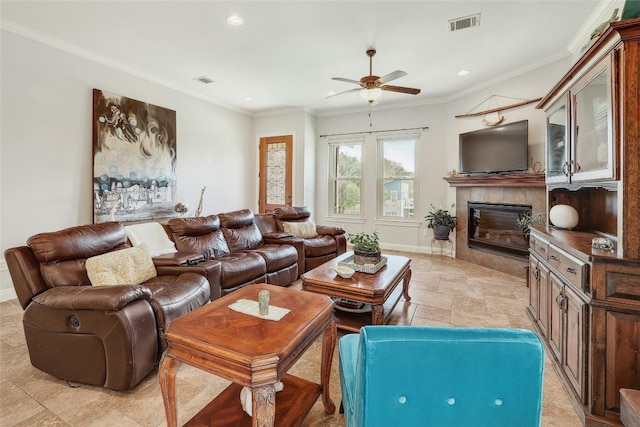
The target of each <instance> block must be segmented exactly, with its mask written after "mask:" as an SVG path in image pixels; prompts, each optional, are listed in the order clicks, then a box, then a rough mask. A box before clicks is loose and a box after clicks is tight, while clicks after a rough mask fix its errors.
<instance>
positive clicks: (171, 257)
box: [153, 252, 204, 268]
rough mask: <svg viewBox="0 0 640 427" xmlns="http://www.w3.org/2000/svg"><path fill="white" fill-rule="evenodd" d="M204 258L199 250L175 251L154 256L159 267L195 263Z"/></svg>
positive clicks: (154, 261) (154, 260)
mask: <svg viewBox="0 0 640 427" xmlns="http://www.w3.org/2000/svg"><path fill="white" fill-rule="evenodd" d="M203 259H204V256H203V255H202V254H200V253H197V252H175V253H172V254H164V255H158V256H154V257H153V264H154V265H155V266H156V268H157V267H161V266H168V265H174V266H175V265H195V264H198V263H199V262H200V261H202V260H203Z"/></svg>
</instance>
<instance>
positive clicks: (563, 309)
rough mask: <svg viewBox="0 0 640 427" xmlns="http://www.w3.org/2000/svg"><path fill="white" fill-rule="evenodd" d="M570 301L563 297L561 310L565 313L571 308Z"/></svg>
mask: <svg viewBox="0 0 640 427" xmlns="http://www.w3.org/2000/svg"><path fill="white" fill-rule="evenodd" d="M568 303H569V299H568V298H567V297H565V296H563V297H562V301H561V302H560V310H562V312H563V313H566V312H567V309H568V308H569V304H568Z"/></svg>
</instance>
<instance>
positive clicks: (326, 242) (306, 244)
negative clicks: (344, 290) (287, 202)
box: [256, 206, 347, 274]
mask: <svg viewBox="0 0 640 427" xmlns="http://www.w3.org/2000/svg"><path fill="white" fill-rule="evenodd" d="M285 223H289V224H285ZM292 223H294V224H301V223H309V224H310V225H311V226H312V228H315V230H314V231H313V232H311V233H310V234H307V235H308V236H310V237H296V236H295V235H294V234H292V233H291V232H288V231H286V230H285V228H290V225H291V224H292ZM256 224H257V225H258V228H259V229H260V232H261V233H262V236H263V238H264V241H265V242H267V243H272V244H288V245H293V247H295V248H296V251H297V252H298V272H299V274H302V273H305V272H307V271H309V270H311V269H313V268H315V267H317V266H319V265H320V264H324V263H325V262H327V261H329V260H331V259H333V258H335V257H337V256H338V255H341V254H343V253H345V251H346V250H347V238H346V236H345V232H344V230H343V229H342V227H334V226H327V225H315V224H314V223H313V221H311V211H309V208H308V207H307V206H300V207H284V208H276V209H274V210H273V212H272V213H270V214H258V215H256ZM314 225H315V227H313V226H314Z"/></svg>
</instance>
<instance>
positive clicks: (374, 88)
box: [327, 49, 420, 104]
mask: <svg viewBox="0 0 640 427" xmlns="http://www.w3.org/2000/svg"><path fill="white" fill-rule="evenodd" d="M366 53H367V56H368V57H369V75H368V76H364V77H363V78H361V79H360V80H352V79H345V78H342V77H333V78H332V80H338V81H340V82H347V83H355V84H357V85H359V86H360V87H358V88H355V89H351V90H346V91H344V92H340V93H336V94H333V95H329V96H327V98H331V97H334V96H338V95H342V94H343V93H349V92H358V91H364V92H361V93H360V94H361V95H362V97H363V98H364V99H365V100H367V101H368V102H369V103H370V104H373V103H374V102H375V101H376V100H377V99H378V98H379V97H380V95H382V91H383V90H388V91H390V92H400V93H407V94H410V95H417V94H419V93H420V89H414V88H410V87H402V86H391V85H388V84H386V83H388V82H390V81H392V80H395V79H399V78H400V77H404V76H406V75H407V73H405V72H404V71H400V70H396V71H393V72H391V73H389V74H387V75H385V76H382V77H378V76H374V75H373V55H375V54H376V51H375V49H369V50H367V52H366Z"/></svg>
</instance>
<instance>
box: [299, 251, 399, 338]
mask: <svg viewBox="0 0 640 427" xmlns="http://www.w3.org/2000/svg"><path fill="white" fill-rule="evenodd" d="M351 256H353V252H352V251H348V252H346V253H344V254H342V255H340V256H339V257H336V258H334V259H332V260H331V261H328V262H326V263H324V264H322V265H320V266H318V267H316V268H314V269H312V270H309V271H307V272H306V273H304V274H303V275H302V289H304V290H306V291H309V292H315V293H319V294H323V295H329V296H331V297H335V298H345V299H348V300H351V301H356V302H361V303H364V304H370V305H371V313H366V314H360V313H353V312H348V311H343V310H340V309H338V308H336V309H335V310H334V321H335V323H336V326H337V327H338V328H341V329H345V330H348V331H353V332H358V331H360V328H361V327H362V326H364V325H384V324H385V323H387V321H388V320H389V316H390V315H391V312H392V311H393V309H394V308H395V307H396V305H397V304H398V301H399V300H400V297H401V296H404V299H405V300H406V301H411V297H410V296H409V282H410V281H411V268H410V266H409V264H410V263H411V259H410V258H407V257H403V256H399V255H386V254H385V255H384V256H385V257H387V264H386V265H385V266H384V267H382V268H381V269H380V270H379V271H378V272H376V273H375V274H369V273H361V272H358V271H356V272H355V273H354V275H353V276H352V277H351V278H349V279H343V278H342V277H340V276H338V274H337V273H336V272H335V267H336V266H337V265H338V264H339V263H340V262H341V261H344V260H346V259H348V258H349V257H351ZM400 282H402V287H398V284H399V283H400Z"/></svg>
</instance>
